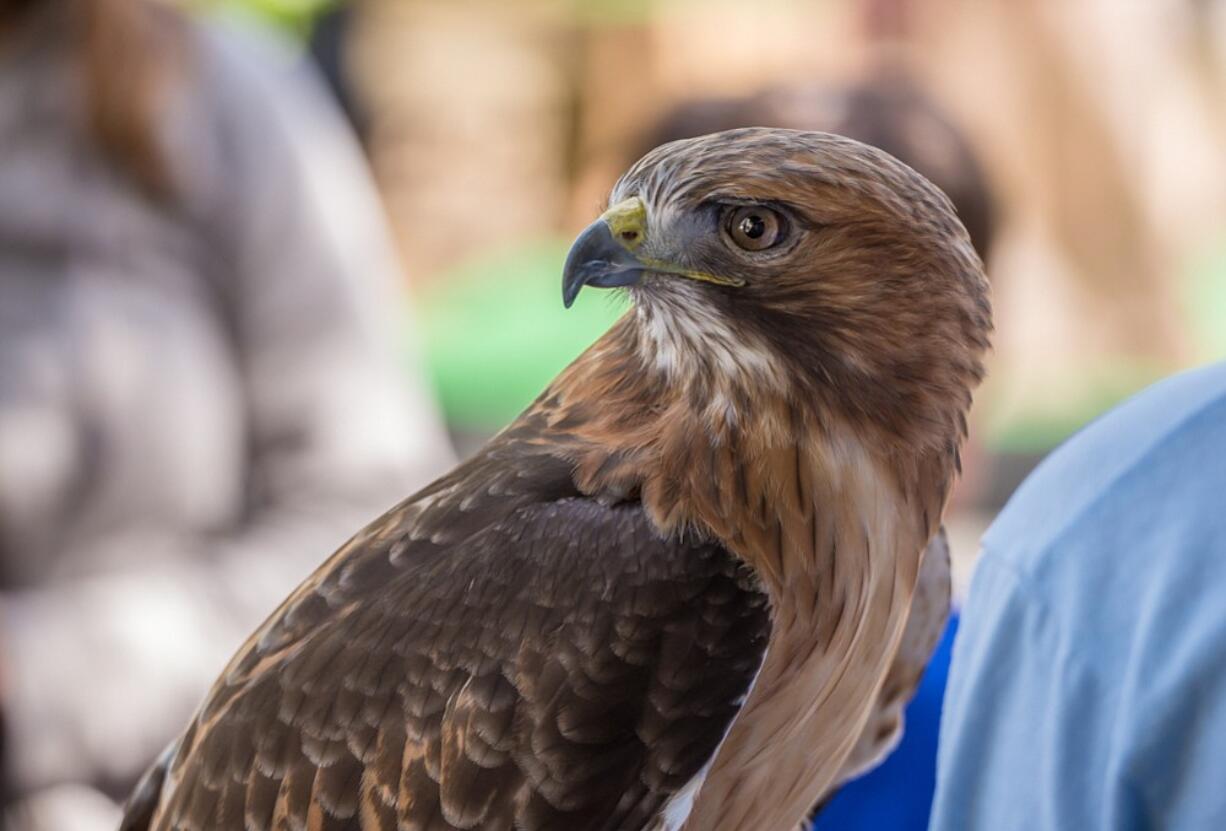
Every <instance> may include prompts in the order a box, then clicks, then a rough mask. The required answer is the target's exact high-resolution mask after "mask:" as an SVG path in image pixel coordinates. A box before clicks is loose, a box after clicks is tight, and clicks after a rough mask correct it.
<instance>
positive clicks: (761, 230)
mask: <svg viewBox="0 0 1226 831" xmlns="http://www.w3.org/2000/svg"><path fill="white" fill-rule="evenodd" d="M740 227H741V233H742V234H744V235H745V236H747V237H749V238H750V239H757V238H758V237H760V236H762V235H763V234H765V233H766V220H764V219H763V218H762V217H760V216H758V215H757V214H750V215H749V216H747V217H745V218H744V219H742V220H741V226H740Z"/></svg>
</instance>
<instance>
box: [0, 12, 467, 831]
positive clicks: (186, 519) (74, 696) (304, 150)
mask: <svg viewBox="0 0 1226 831" xmlns="http://www.w3.org/2000/svg"><path fill="white" fill-rule="evenodd" d="M298 66H299V65H298V64H296V63H295V62H294V60H292V59H291V57H290V56H289V55H288V53H285V54H283V53H282V52H280V51H279V50H278V49H277V48H276V47H275V46H274V45H272V44H269V43H266V42H263V41H259V40H257V39H255V38H254V37H252V36H250V35H240V34H237V33H234V32H229V33H227V32H223V31H220V30H215V29H212V28H209V27H206V26H201V25H198V24H195V23H193V22H191V21H189V20H186V19H184V18H183V17H182V16H180V15H178V14H176V13H174V12H173V11H172V10H171V9H170V8H168V7H165V6H163V5H162V4H155V3H146V2H140V0H0V151H2V152H0V182H2V183H3V186H0V711H2V712H3V714H4V717H5V719H6V724H5V728H6V734H7V735H6V736H5V739H6V744H7V747H6V751H7V752H6V757H7V759H6V761H7V766H8V767H7V776H8V781H7V783H6V784H7V785H8V786H9V788H10V790H11V792H12V799H11V800H10V804H9V805H7V814H8V820H9V823H10V824H11V827H13V828H22V829H27V828H46V829H54V831H92V829H93V828H94V827H107V826H108V825H109V827H114V825H113V823H114V822H115V821H116V819H115V815H114V813H113V805H112V803H111V802H109V801H108V800H107V799H105V798H104V795H105V796H109V797H112V798H118V797H122V796H123V795H125V794H126V792H127V790H128V787H129V785H130V783H131V781H132V780H133V779H134V778H135V777H136V776H137V775H139V773H140V771H141V769H142V768H143V767H144V766H145V765H146V764H147V763H148V762H149V760H150V759H151V758H152V757H153V756H154V755H156V753H157V752H158V751H159V750H160V749H161V747H162V746H163V745H164V744H166V743H167V742H168V741H169V740H171V739H172V738H173V737H174V733H175V732H176V731H177V730H179V729H180V728H181V726H182V725H183V724H184V723H185V722H186V720H187V718H188V717H189V716H190V713H191V710H192V709H193V708H194V706H195V705H196V703H197V702H198V701H199V700H200V698H201V697H202V696H203V694H204V692H205V691H206V689H207V686H208V684H209V683H210V682H211V681H212V680H213V678H215V677H216V675H217V673H218V672H219V671H220V670H221V668H222V667H223V665H224V663H225V661H226V659H227V658H228V657H229V656H230V655H231V654H232V652H233V651H234V649H235V648H236V647H237V646H238V645H239V643H240V642H241V640H242V639H243V637H244V636H245V635H246V634H247V633H248V632H250V631H251V630H252V629H253V628H254V627H255V626H256V625H257V624H258V622H259V620H260V619H261V618H262V617H263V616H265V615H266V614H268V613H269V612H270V611H271V610H272V608H273V607H274V606H275V604H276V603H277V602H278V601H279V600H280V599H281V598H283V597H284V596H285V595H286V594H287V593H288V592H289V591H290V590H291V589H292V588H293V586H294V585H295V584H297V583H298V582H299V581H300V580H301V579H302V578H303V577H304V576H305V575H306V574H307V573H309V571H310V570H312V569H313V568H314V567H315V566H316V565H317V564H318V563H319V562H320V561H321V560H322V559H323V558H324V557H325V556H326V555H327V554H328V553H330V552H331V551H332V550H333V549H334V548H335V547H336V546H337V545H338V544H339V543H340V542H342V541H343V540H344V538H345V537H346V536H347V535H348V533H350V532H351V531H353V530H354V529H356V528H359V527H361V525H362V524H364V523H365V522H366V521H368V520H369V519H371V518H372V517H373V516H374V515H376V514H377V513H379V512H380V511H381V510H383V509H385V508H386V507H388V506H389V505H390V504H392V503H393V502H394V501H395V500H396V499H398V498H400V497H402V496H404V495H406V494H407V493H409V492H410V491H411V490H412V489H413V488H414V487H415V486H417V485H419V484H422V483H424V482H425V481H426V480H427V479H428V478H429V477H431V476H432V475H433V474H435V473H437V472H440V471H441V470H442V469H443V468H445V467H446V466H447V464H448V463H449V461H450V449H449V447H448V444H447V441H446V438H445V435H444V432H443V430H442V428H441V424H440V421H439V418H438V416H437V413H436V411H435V409H434V407H433V404H432V402H431V400H430V399H429V398H428V396H427V394H426V392H425V389H424V386H423V385H422V384H421V382H420V380H419V379H418V378H417V377H416V376H415V375H414V374H413V369H414V368H415V367H414V363H415V362H414V361H413V360H409V362H408V364H409V366H408V370H409V371H408V372H407V374H406V371H405V370H406V368H405V366H404V365H403V358H404V354H403V348H404V344H403V343H400V342H398V333H397V331H396V327H397V325H398V324H400V323H402V321H401V320H400V319H399V315H398V312H399V311H400V310H401V297H400V295H399V293H398V291H397V289H398V284H399V283H400V274H399V272H398V269H397V266H396V264H395V258H394V255H393V253H392V250H391V246H390V244H389V241H388V237H387V234H386V232H385V228H384V225H383V220H382V217H381V216H380V213H379V209H378V206H377V200H376V197H375V195H374V193H373V189H372V187H371V185H370V182H369V179H368V175H367V173H366V171H365V170H364V168H363V165H362V162H361V159H360V155H359V153H358V151H357V149H356V147H355V145H354V142H353V141H352V138H351V136H350V134H349V133H348V132H347V131H346V130H345V129H344V127H343V125H342V124H341V122H340V120H339V118H338V117H337V115H336V113H335V111H334V110H333V109H332V108H331V107H330V106H329V105H328V103H327V100H326V97H325V96H324V95H323V94H322V93H321V92H320V91H319V88H318V85H317V84H316V83H315V82H314V79H313V78H312V77H310V76H307V75H303V74H301V72H300V69H299V68H298ZM90 815H93V816H95V817H98V819H96V820H94V823H95V824H91V820H89V819H87V818H86V817H88V816H90ZM98 823H102V824H101V825H99V824H98Z"/></svg>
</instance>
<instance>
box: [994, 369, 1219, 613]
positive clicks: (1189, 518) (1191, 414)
mask: <svg viewBox="0 0 1226 831" xmlns="http://www.w3.org/2000/svg"><path fill="white" fill-rule="evenodd" d="M1224 493H1226V362H1223V363H1219V364H1214V365H1211V366H1207V367H1203V368H1201V369H1195V370H1191V371H1188V372H1184V373H1181V374H1179V375H1176V376H1173V377H1171V378H1168V379H1166V380H1163V381H1160V382H1158V383H1156V384H1154V385H1153V386H1151V387H1149V388H1147V389H1145V390H1144V391H1142V392H1140V393H1138V394H1137V395H1136V396H1134V397H1133V398H1131V399H1129V400H1128V401H1126V402H1124V403H1123V404H1121V405H1120V406H1119V407H1117V408H1115V409H1114V410H1111V411H1110V412H1108V413H1107V414H1105V415H1103V416H1102V417H1100V418H1099V419H1097V420H1096V421H1094V422H1093V423H1091V424H1090V425H1088V426H1087V427H1085V428H1084V429H1083V430H1081V431H1080V432H1079V433H1077V434H1076V435H1075V436H1073V437H1072V438H1071V439H1069V440H1068V441H1067V442H1066V443H1065V444H1064V445H1062V446H1061V447H1059V448H1058V449H1056V450H1055V451H1054V452H1053V453H1052V454H1051V455H1050V456H1048V457H1047V459H1045V460H1044V461H1043V463H1042V464H1040V465H1039V467H1038V468H1037V469H1036V470H1035V471H1034V473H1032V474H1031V475H1030V477H1029V478H1028V479H1027V480H1026V482H1025V483H1023V485H1022V486H1021V487H1020V488H1019V489H1018V490H1017V492H1016V493H1015V494H1014V495H1013V497H1012V498H1011V499H1010V501H1009V504H1008V505H1006V506H1005V508H1004V510H1003V511H1002V512H1001V513H1000V515H999V516H998V517H997V519H996V521H995V522H994V523H993V524H992V527H991V528H989V529H988V531H987V533H986V534H985V535H984V538H983V563H986V564H987V565H988V566H989V567H997V568H1003V569H1005V570H1007V571H1009V572H1010V573H1012V574H1013V575H1014V577H1015V578H1017V579H1018V580H1020V581H1022V582H1026V583H1032V584H1033V583H1051V584H1053V585H1055V586H1057V587H1058V588H1059V590H1061V591H1066V590H1072V591H1080V592H1087V591H1090V592H1092V591H1094V590H1095V589H1094V588H1093V587H1092V585H1091V583H1089V582H1087V581H1090V580H1093V579H1095V578H1096V577H1101V576H1103V575H1104V574H1106V573H1108V572H1114V571H1118V570H1121V569H1125V568H1130V569H1133V570H1141V571H1148V570H1162V569H1173V568H1179V567H1180V566H1181V565H1186V564H1187V558H1188V557H1193V558H1195V557H1199V556H1203V555H1209V556H1214V555H1213V552H1212V551H1210V550H1206V549H1205V548H1204V546H1203V545H1202V544H1201V543H1203V542H1204V541H1205V540H1206V537H1207V536H1208V537H1209V538H1212V539H1215V540H1217V541H1218V545H1220V544H1221V541H1222V540H1223V539H1226V536H1224V535H1226V511H1223V510H1222V504H1223V503H1222V499H1223V494H1224ZM1176 549H1181V550H1186V554H1184V555H1182V556H1180V557H1175V556H1173V552H1174V551H1175V550H1176ZM1217 558H1218V559H1219V560H1221V559H1222V558H1221V557H1220V549H1218V554H1217ZM1070 576H1079V577H1081V578H1084V579H1081V580H1076V581H1074V582H1073V583H1072V584H1071V585H1070V584H1069V582H1068V578H1069V577H1070Z"/></svg>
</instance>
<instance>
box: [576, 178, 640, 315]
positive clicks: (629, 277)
mask: <svg viewBox="0 0 1226 831" xmlns="http://www.w3.org/2000/svg"><path fill="white" fill-rule="evenodd" d="M646 220H647V211H646V209H645V208H644V206H643V202H642V200H640V199H639V198H638V197H631V198H630V199H627V200H626V201H624V202H621V203H619V204H617V205H614V206H613V207H612V208H610V209H609V210H607V211H605V212H604V213H603V214H602V215H601V217H600V219H598V220H596V221H595V222H593V223H592V224H591V225H589V226H587V228H585V229H584V230H583V233H581V234H580V235H579V238H578V239H576V240H575V244H574V245H572V246H571V249H570V253H569V254H567V255H566V265H565V266H564V267H563V268H562V305H564V306H566V308H568V309H569V308H570V307H571V304H572V303H574V302H575V298H576V297H578V296H579V290H580V289H582V288H583V287H584V286H596V287H597V288H602V289H609V288H615V287H617V286H633V285H636V284H637V283H638V282H639V281H640V280H641V279H642V278H643V272H644V271H645V270H646V269H647V266H646V265H645V264H644V263H643V262H642V261H641V260H639V258H638V257H636V256H635V255H634V249H635V248H637V247H638V246H639V245H641V244H642V242H643V236H644V234H645V233H646V230H647V229H646V225H647V222H646Z"/></svg>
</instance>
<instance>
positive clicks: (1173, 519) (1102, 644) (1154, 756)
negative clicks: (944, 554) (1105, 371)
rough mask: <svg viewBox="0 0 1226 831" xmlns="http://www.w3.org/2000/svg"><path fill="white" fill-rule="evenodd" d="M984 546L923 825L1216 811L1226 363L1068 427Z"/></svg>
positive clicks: (1223, 723)
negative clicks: (1080, 427)
mask: <svg viewBox="0 0 1226 831" xmlns="http://www.w3.org/2000/svg"><path fill="white" fill-rule="evenodd" d="M983 548H984V551H983V555H982V558H981V560H980V563H979V565H978V567H977V569H976V572H975V576H974V579H973V581H972V584H971V590H970V594H969V597H968V599H967V603H966V605H965V606H964V608H963V610H962V626H961V632H960V635H959V639H958V641H957V643H956V644H955V646H954V659H953V667H952V669H951V674H950V679H949V688H948V690H947V692H946V698H945V720H944V723H943V725H942V733H941V745H940V750H939V754H938V781H937V794H936V799H935V802H934V805H933V812H932V821H931V828H932V829H934V831H977V830H978V829H983V830H984V831H1012V829H1017V831H1043V830H1044V829H1053V831H1064V829H1077V831H1092V830H1093V829H1111V831H1133V830H1134V829H1138V830H1139V829H1151V828H1152V829H1164V831H1181V830H1182V829H1205V831H1222V829H1226V365H1217V366H1213V367H1209V368H1205V369H1201V370H1197V371H1194V372H1190V373H1186V374H1183V375H1180V376H1176V377H1175V378H1172V379H1169V380H1167V381H1164V382H1162V383H1160V384H1158V385H1156V386H1154V387H1151V388H1150V389H1149V390H1147V391H1145V392H1143V393H1142V394H1140V395H1139V396H1137V397H1136V398H1134V399H1132V400H1131V401H1129V402H1127V403H1126V404H1124V405H1123V406H1121V407H1120V408H1119V409H1117V410H1115V411H1114V412H1112V413H1110V414H1108V415H1107V416H1105V417H1103V418H1102V419H1100V420H1099V421H1097V422H1096V423H1094V424H1093V425H1091V426H1090V427H1088V428H1087V429H1086V430H1084V431H1083V432H1082V433H1080V434H1079V435H1077V436H1076V437H1074V438H1073V439H1072V440H1070V441H1069V442H1068V443H1067V444H1066V445H1065V446H1064V447H1062V448H1060V449H1059V450H1057V451H1056V452H1055V453H1054V454H1052V456H1051V457H1050V458H1049V459H1048V460H1047V461H1045V462H1044V463H1043V464H1042V465H1041V466H1040V467H1039V469H1038V470H1036V471H1035V473H1034V474H1033V475H1032V476H1031V477H1030V478H1029V479H1028V480H1027V481H1026V483H1025V484H1023V486H1022V487H1021V488H1020V489H1019V490H1018V492H1017V494H1016V495H1015V496H1014V498H1013V499H1012V500H1011V501H1010V503H1009V504H1008V505H1007V506H1006V507H1005V510H1004V511H1003V512H1002V513H1001V515H1000V517H999V518H998V519H997V521H996V522H995V523H994V524H993V526H992V527H991V528H990V529H989V531H988V533H987V534H986V536H985V537H984V542H983Z"/></svg>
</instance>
